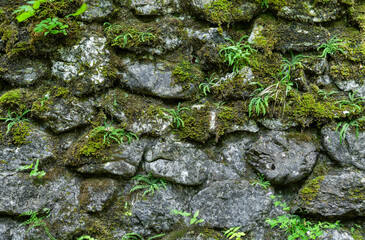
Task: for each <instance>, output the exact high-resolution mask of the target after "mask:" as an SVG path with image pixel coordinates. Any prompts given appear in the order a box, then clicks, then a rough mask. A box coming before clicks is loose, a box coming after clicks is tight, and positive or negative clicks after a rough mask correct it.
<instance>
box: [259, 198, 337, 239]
mask: <svg viewBox="0 0 365 240" xmlns="http://www.w3.org/2000/svg"><path fill="white" fill-rule="evenodd" d="M270 198H272V199H275V198H276V196H274V195H270ZM274 205H275V207H276V206H280V207H282V209H283V210H284V211H286V212H287V213H286V214H284V215H281V216H278V217H277V218H273V219H270V218H268V219H267V220H266V223H268V224H269V225H270V227H271V228H274V227H279V228H280V229H282V230H284V231H285V233H286V234H288V240H294V239H301V240H308V239H316V238H317V237H319V236H322V235H323V230H324V229H338V228H339V226H340V224H339V221H337V222H335V223H329V222H318V223H312V222H310V221H308V220H306V219H305V218H301V217H300V216H298V215H292V214H290V213H289V211H290V207H288V206H287V205H286V203H285V202H284V203H283V202H281V201H275V203H274Z"/></svg>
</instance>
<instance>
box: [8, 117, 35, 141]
mask: <svg viewBox="0 0 365 240" xmlns="http://www.w3.org/2000/svg"><path fill="white" fill-rule="evenodd" d="M29 132H30V127H29V123H28V122H20V123H17V124H15V125H14V126H13V127H12V128H11V130H10V134H11V137H12V142H13V144H15V145H22V144H25V143H27V141H26V139H27V137H28V136H29Z"/></svg>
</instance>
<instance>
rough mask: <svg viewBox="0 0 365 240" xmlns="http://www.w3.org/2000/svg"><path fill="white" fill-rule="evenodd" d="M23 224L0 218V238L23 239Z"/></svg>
mask: <svg viewBox="0 0 365 240" xmlns="http://www.w3.org/2000/svg"><path fill="white" fill-rule="evenodd" d="M25 231H26V227H25V226H20V225H19V222H16V221H14V220H11V219H6V218H5V219H4V218H2V219H0V240H9V239H11V240H23V239H25Z"/></svg>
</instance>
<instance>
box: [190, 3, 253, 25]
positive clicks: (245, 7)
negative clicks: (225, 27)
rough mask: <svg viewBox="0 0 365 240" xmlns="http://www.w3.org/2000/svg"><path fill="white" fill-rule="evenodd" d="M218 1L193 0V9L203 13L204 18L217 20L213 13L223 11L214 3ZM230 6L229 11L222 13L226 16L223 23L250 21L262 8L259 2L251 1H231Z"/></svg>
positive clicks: (212, 20)
mask: <svg viewBox="0 0 365 240" xmlns="http://www.w3.org/2000/svg"><path fill="white" fill-rule="evenodd" d="M216 2H217V1H216V0H193V1H191V3H190V5H191V7H192V9H193V10H194V11H195V12H197V13H199V14H201V16H202V17H203V18H204V19H206V20H208V21H211V22H215V21H216V20H215V19H214V18H213V17H212V16H211V15H214V14H216V12H219V11H222V10H221V9H219V7H217V6H216V5H214V4H215V3H216ZM214 6H216V7H214ZM218 6H219V5H218ZM228 6H229V7H228V10H227V12H228V13H226V14H224V13H222V14H224V16H225V17H224V18H222V19H221V21H222V22H223V23H226V22H227V23H228V22H238V21H242V22H249V21H250V20H251V19H252V18H253V17H254V16H255V15H256V14H257V13H258V12H259V10H260V6H259V4H257V3H252V2H249V1H240V2H239V3H231V4H229V5H228Z"/></svg>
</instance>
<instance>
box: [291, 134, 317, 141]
mask: <svg viewBox="0 0 365 240" xmlns="http://www.w3.org/2000/svg"><path fill="white" fill-rule="evenodd" d="M286 137H287V138H288V139H294V140H297V141H300V142H313V137H312V135H311V134H308V133H304V132H289V133H287V134H286Z"/></svg>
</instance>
